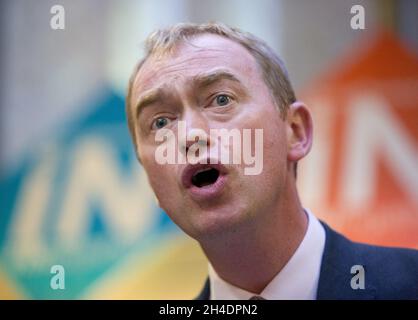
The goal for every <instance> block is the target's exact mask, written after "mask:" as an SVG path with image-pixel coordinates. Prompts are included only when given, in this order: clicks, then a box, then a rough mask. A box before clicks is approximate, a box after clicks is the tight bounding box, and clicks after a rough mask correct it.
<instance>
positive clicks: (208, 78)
mask: <svg viewBox="0 0 418 320" xmlns="http://www.w3.org/2000/svg"><path fill="white" fill-rule="evenodd" d="M221 80H230V81H234V82H236V83H238V84H241V85H242V82H241V81H240V80H239V79H238V78H237V77H236V76H235V75H233V74H232V73H231V72H229V71H228V70H224V69H218V70H215V71H211V72H208V73H202V74H198V75H195V76H193V78H192V81H191V82H192V83H193V86H194V87H196V88H204V87H208V86H210V85H212V84H214V83H216V82H219V81H221ZM163 92H164V88H163V87H158V88H156V89H151V90H149V91H147V92H146V93H145V94H143V95H142V96H141V97H140V98H139V100H138V102H137V103H136V105H135V108H134V114H135V117H136V118H138V115H139V113H140V112H141V110H143V109H144V108H145V107H147V106H149V105H152V104H153V103H155V102H158V101H160V100H162V95H163Z"/></svg>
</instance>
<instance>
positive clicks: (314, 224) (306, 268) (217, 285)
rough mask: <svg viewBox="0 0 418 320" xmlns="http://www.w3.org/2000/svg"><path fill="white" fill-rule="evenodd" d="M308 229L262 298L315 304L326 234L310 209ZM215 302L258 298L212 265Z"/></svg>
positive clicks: (210, 270)
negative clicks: (306, 301)
mask: <svg viewBox="0 0 418 320" xmlns="http://www.w3.org/2000/svg"><path fill="white" fill-rule="evenodd" d="M305 212H306V213H307V216H308V228H307V231H306V233H305V236H304V238H303V240H302V242H301V243H300V245H299V247H298V248H297V249H296V251H295V253H294V254H293V256H292V257H291V258H290V260H289V261H288V262H287V264H286V265H285V266H284V267H283V269H282V270H281V271H280V272H279V273H278V274H277V275H276V276H275V277H274V278H273V280H272V281H271V282H270V283H269V284H268V285H267V286H266V287H265V288H264V290H263V291H262V292H261V293H260V294H259V295H260V296H262V297H263V298H265V299H267V300H286V299H290V300H299V299H303V300H314V299H316V294H317V290H318V281H319V274H320V270H321V261H322V254H323V252H324V246H325V230H324V227H323V226H322V225H321V223H320V222H319V221H318V219H317V218H316V217H315V216H314V215H313V214H312V212H311V211H310V210H308V209H305ZM209 281H210V290H211V292H210V299H211V300H228V299H230V300H248V299H249V298H251V297H253V296H254V295H257V294H255V293H252V292H248V291H246V290H243V289H241V288H238V287H236V286H234V285H231V284H229V283H227V282H226V281H224V280H223V279H221V278H220V277H219V276H218V274H217V273H216V271H215V270H214V269H213V267H212V266H211V265H210V264H209Z"/></svg>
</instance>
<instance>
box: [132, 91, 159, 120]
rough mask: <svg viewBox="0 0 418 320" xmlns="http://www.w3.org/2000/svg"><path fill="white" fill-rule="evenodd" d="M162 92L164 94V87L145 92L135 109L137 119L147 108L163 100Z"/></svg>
mask: <svg viewBox="0 0 418 320" xmlns="http://www.w3.org/2000/svg"><path fill="white" fill-rule="evenodd" d="M162 92H163V88H162V87H159V88H156V89H151V90H148V91H147V92H145V94H143V95H142V96H141V98H139V100H138V102H137V103H136V105H135V109H134V113H135V117H136V118H138V115H139V113H140V112H141V110H143V109H144V108H145V107H147V106H149V105H152V104H153V103H156V102H158V101H159V100H161V99H162V98H161V97H162Z"/></svg>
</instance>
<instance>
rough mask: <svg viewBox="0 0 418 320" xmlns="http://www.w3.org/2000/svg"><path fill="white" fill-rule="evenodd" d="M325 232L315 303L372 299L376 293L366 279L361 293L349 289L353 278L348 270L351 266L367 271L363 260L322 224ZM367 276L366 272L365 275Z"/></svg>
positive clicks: (345, 240) (350, 243)
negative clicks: (361, 267)
mask: <svg viewBox="0 0 418 320" xmlns="http://www.w3.org/2000/svg"><path fill="white" fill-rule="evenodd" d="M321 223H322V225H323V227H324V229H325V233H326V240H325V248H324V254H323V256H322V263H321V271H320V276H319V283H318V292H317V299H318V300H324V299H325V300H337V299H338V300H340V299H348V300H363V299H368V300H369V299H374V298H375V293H376V290H375V288H374V286H373V283H371V281H370V279H368V278H366V286H365V288H364V289H357V290H355V289H353V288H351V279H352V277H353V276H354V274H352V273H351V268H352V266H354V265H362V266H363V267H364V268H365V269H366V271H367V265H366V263H365V261H367V259H365V257H363V256H362V255H361V253H360V251H359V250H356V249H355V244H354V243H352V242H351V241H350V240H348V239H347V238H345V237H344V236H342V235H340V234H338V233H337V232H335V231H334V230H332V229H331V228H330V227H329V226H328V225H327V224H325V223H324V222H322V221H321ZM366 275H367V272H366Z"/></svg>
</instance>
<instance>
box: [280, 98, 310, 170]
mask: <svg viewBox="0 0 418 320" xmlns="http://www.w3.org/2000/svg"><path fill="white" fill-rule="evenodd" d="M286 123H287V128H286V130H287V147H288V148H287V150H288V151H287V160H288V161H291V162H297V161H299V160H300V159H302V158H303V157H305V156H306V155H307V154H308V153H309V150H310V149H311V146H312V139H313V124H312V116H311V112H310V111H309V109H308V107H307V106H306V105H305V104H304V103H303V102H300V101H296V102H294V103H292V104H291V105H290V106H289V109H288V111H287V117H286Z"/></svg>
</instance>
